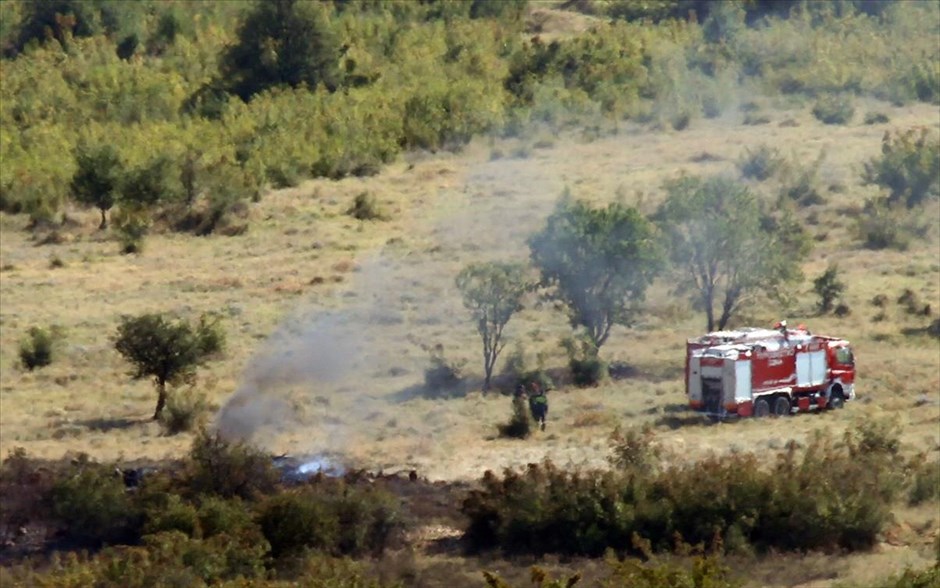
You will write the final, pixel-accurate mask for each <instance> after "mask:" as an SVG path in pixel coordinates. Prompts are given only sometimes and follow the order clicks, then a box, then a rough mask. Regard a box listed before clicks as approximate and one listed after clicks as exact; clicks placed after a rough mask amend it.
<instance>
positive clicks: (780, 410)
mask: <svg viewBox="0 0 940 588" xmlns="http://www.w3.org/2000/svg"><path fill="white" fill-rule="evenodd" d="M774 415H776V416H778V417H780V416H790V399H789V398H787V397H786V396H777V398H776V399H775V400H774Z"/></svg>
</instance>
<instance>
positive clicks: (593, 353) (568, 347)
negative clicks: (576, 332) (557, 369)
mask: <svg viewBox="0 0 940 588" xmlns="http://www.w3.org/2000/svg"><path fill="white" fill-rule="evenodd" d="M561 346H562V347H563V348H564V350H565V353H567V354H568V369H569V371H570V372H571V381H572V383H574V385H575V386H580V387H582V388H586V387H588V386H597V385H598V384H600V383H601V382H602V381H604V380H605V379H606V378H607V377H608V375H609V370H608V366H607V362H605V361H604V360H602V359H601V358H600V356H599V355H598V350H597V347H596V346H595V345H594V343H592V342H591V340H590V339H588V338H587V337H567V338H565V339H563V340H562V342H561Z"/></svg>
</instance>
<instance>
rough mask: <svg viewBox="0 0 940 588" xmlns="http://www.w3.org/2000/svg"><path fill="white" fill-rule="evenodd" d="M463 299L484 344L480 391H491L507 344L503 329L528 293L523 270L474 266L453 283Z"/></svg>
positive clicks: (494, 265) (515, 266)
mask: <svg viewBox="0 0 940 588" xmlns="http://www.w3.org/2000/svg"><path fill="white" fill-rule="evenodd" d="M456 283H457V288H458V289H459V290H460V292H461V294H462V295H463V303H464V306H466V307H467V309H469V310H470V311H471V312H472V313H473V318H474V319H475V320H476V323H477V332H478V333H480V338H481V339H482V341H483V369H484V372H485V374H486V377H485V380H484V382H483V390H484V391H487V390H489V388H490V378H491V377H492V375H493V367H494V366H495V365H496V360H497V359H498V358H499V354H500V352H501V351H502V350H503V347H504V346H505V344H506V342H505V339H503V329H504V328H505V327H506V324H507V323H508V322H509V319H510V318H512V315H513V314H515V313H516V312H517V311H519V310H520V309H521V308H522V297H523V295H524V294H525V293H526V291H527V289H528V284H527V283H526V280H525V266H524V265H522V264H520V263H506V262H491V263H474V264H470V265H468V266H467V267H465V268H464V269H463V270H462V271H461V272H460V273H459V274H458V275H457V279H456Z"/></svg>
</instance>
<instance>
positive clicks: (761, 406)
mask: <svg viewBox="0 0 940 588" xmlns="http://www.w3.org/2000/svg"><path fill="white" fill-rule="evenodd" d="M768 415H770V403H769V402H767V399H766V398H758V399H757V400H755V401H754V416H755V417H756V418H763V417H765V416H768Z"/></svg>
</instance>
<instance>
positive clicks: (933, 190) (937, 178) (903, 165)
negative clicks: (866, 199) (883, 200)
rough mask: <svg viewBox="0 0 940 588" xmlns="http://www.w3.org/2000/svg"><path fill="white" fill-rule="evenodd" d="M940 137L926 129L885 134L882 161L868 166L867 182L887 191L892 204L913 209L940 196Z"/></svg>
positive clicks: (869, 163)
mask: <svg viewBox="0 0 940 588" xmlns="http://www.w3.org/2000/svg"><path fill="white" fill-rule="evenodd" d="M938 143H940V137H938V136H937V134H936V133H930V132H929V131H928V130H927V129H926V128H923V129H920V130H919V131H918V130H917V129H910V130H908V131H906V132H904V133H901V132H898V133H897V134H895V135H893V136H892V135H891V133H887V132H886V133H885V135H884V137H883V138H882V140H881V157H880V158H877V159H873V160H871V161H869V162H867V163H866V164H865V173H864V175H863V179H864V180H865V182H866V183H868V184H877V185H879V186H881V187H882V188H886V189H887V190H888V191H889V193H888V203H889V204H896V203H899V202H903V203H904V204H906V205H907V207H908V208H913V207H914V206H917V205H918V204H921V203H922V202H924V201H925V200H927V199H929V198H931V197H936V196H937V195H938V194H940V148H938Z"/></svg>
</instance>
